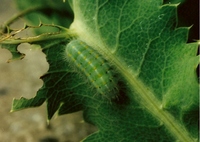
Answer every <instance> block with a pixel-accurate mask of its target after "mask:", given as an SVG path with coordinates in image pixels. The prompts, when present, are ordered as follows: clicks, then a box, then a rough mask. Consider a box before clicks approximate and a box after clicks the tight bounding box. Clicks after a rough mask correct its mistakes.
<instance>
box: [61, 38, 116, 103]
mask: <svg viewBox="0 0 200 142" xmlns="http://www.w3.org/2000/svg"><path fill="white" fill-rule="evenodd" d="M65 54H66V57H67V61H68V62H69V63H70V64H72V65H75V68H76V70H80V72H81V73H82V74H84V75H85V76H86V78H87V79H88V80H89V81H90V83H91V84H92V86H94V88H96V91H97V94H101V95H103V96H105V97H106V98H108V99H114V98H116V96H117V94H118V89H117V85H116V79H115V77H114V74H113V71H112V69H111V68H110V66H109V64H108V62H107V61H106V60H105V59H104V58H102V56H101V55H100V54H99V53H97V51H95V50H94V49H93V48H92V47H90V46H88V45H87V44H86V43H84V42H82V41H80V40H72V41H71V42H70V43H69V44H67V46H66V49H65Z"/></svg>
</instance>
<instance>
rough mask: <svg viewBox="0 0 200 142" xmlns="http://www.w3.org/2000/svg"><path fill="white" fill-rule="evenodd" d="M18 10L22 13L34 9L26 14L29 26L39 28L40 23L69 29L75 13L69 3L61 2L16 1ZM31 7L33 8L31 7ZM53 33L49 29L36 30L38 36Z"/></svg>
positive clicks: (46, 0) (45, 0)
mask: <svg viewBox="0 0 200 142" xmlns="http://www.w3.org/2000/svg"><path fill="white" fill-rule="evenodd" d="M15 3H16V5H17V8H18V9H20V10H21V11H24V10H28V9H32V10H31V11H28V13H26V14H25V18H26V20H27V21H28V24H29V25H34V26H37V25H39V24H40V23H44V24H55V25H60V26H63V27H69V25H70V24H71V22H72V20H73V12H72V10H71V8H70V7H69V4H68V3H67V2H65V3H63V2H62V1H61V0H59V1H54V0H42V1H41V0H34V1H24V0H15ZM30 6H31V7H30ZM46 31H49V32H50V31H51V30H49V29H47V28H43V29H39V30H38V29H34V32H35V33H37V34H41V33H44V32H46Z"/></svg>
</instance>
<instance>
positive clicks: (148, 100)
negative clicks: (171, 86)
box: [109, 55, 195, 142]
mask: <svg viewBox="0 0 200 142" xmlns="http://www.w3.org/2000/svg"><path fill="white" fill-rule="evenodd" d="M109 58H110V60H111V61H112V64H115V67H116V68H117V69H118V70H119V72H120V73H121V75H122V76H123V77H124V78H125V79H126V81H127V82H128V84H130V87H131V89H133V90H134V92H137V93H138V94H137V97H139V98H140V99H139V100H140V102H139V103H140V104H141V105H143V106H144V107H145V108H146V109H147V110H148V111H150V112H151V113H152V114H153V115H154V116H155V117H156V118H158V119H159V120H161V121H162V122H163V124H164V125H165V126H166V128H167V129H168V130H169V131H170V132H171V134H172V135H174V137H175V138H176V139H178V140H180V141H183V142H193V141H195V140H194V139H193V138H191V137H190V134H189V133H188V132H187V130H186V129H185V128H184V127H183V126H182V125H181V124H180V123H179V122H178V121H177V120H175V118H174V117H173V116H172V115H171V114H170V113H169V112H167V111H164V110H163V109H162V103H161V102H160V101H159V100H158V99H157V98H156V97H155V96H156V95H154V93H153V91H151V90H150V89H149V88H148V87H146V85H144V84H143V83H142V82H141V81H140V80H139V79H138V78H137V77H135V76H134V73H132V72H131V71H130V69H128V68H126V65H125V64H122V63H121V62H120V61H119V60H118V59H117V58H116V57H115V56H113V55H109ZM138 95H139V96H138ZM132 97H133V99H134V96H132Z"/></svg>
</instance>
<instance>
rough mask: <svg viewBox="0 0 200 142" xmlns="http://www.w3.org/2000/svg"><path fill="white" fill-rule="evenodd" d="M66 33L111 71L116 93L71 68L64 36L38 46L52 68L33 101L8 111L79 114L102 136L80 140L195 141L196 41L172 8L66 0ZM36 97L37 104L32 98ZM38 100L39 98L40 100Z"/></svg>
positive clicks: (133, 1) (117, 0)
mask: <svg viewBox="0 0 200 142" xmlns="http://www.w3.org/2000/svg"><path fill="white" fill-rule="evenodd" d="M70 5H71V7H72V9H73V11H74V15H75V19H74V21H73V23H72V25H71V26H70V30H71V32H74V33H75V34H76V36H74V39H79V40H82V41H83V42H85V43H86V44H87V45H89V46H90V47H91V48H93V49H94V50H96V52H99V53H100V55H101V56H102V58H104V59H105V60H106V61H107V62H108V63H107V64H108V65H109V66H111V67H113V68H114V69H113V70H114V72H115V75H116V78H118V81H117V87H118V89H119V95H118V97H117V98H116V99H112V100H110V101H108V100H106V99H104V97H103V96H101V95H99V94H97V93H96V91H95V89H93V88H92V85H91V83H89V81H88V79H87V77H85V76H84V75H83V73H82V72H80V71H79V70H78V69H75V68H74V65H72V64H71V63H68V61H67V59H66V54H65V48H66V46H67V44H68V42H70V41H69V40H67V39H65V38H60V39H55V40H46V41H43V42H38V43H37V42H35V43H37V44H40V45H41V48H42V49H43V52H44V53H45V54H46V55H47V61H48V63H49V65H50V67H49V70H48V72H47V73H46V74H45V75H44V76H43V77H42V79H43V81H44V85H43V87H42V88H41V89H40V90H39V91H38V93H37V95H36V97H35V98H32V99H30V100H26V99H24V98H22V99H20V100H18V101H17V100H15V101H14V103H13V110H15V109H19V108H26V107H33V106H38V105H39V104H40V103H41V102H42V101H44V99H45V100H46V102H47V109H48V119H51V117H52V116H53V114H54V113H55V112H56V111H58V114H60V115H61V114H67V113H71V112H75V111H79V110H83V111H84V118H85V121H87V122H89V123H92V124H94V125H95V126H97V127H98V129H99V131H98V132H96V133H94V134H92V135H90V136H89V137H87V138H85V139H84V141H95V142H96V141H100V142H102V141H109V142H112V141H113V142H115V141H136V142H140V141H166V142H173V141H181V142H182V141H183V142H193V141H198V111H199V104H198V102H199V100H198V99H199V98H198V97H199V96H198V81H197V76H196V74H195V70H196V67H197V65H198V63H199V61H198V56H196V52H197V46H198V44H197V43H189V44H188V43H186V42H187V36H188V31H189V28H188V27H182V28H177V27H176V25H177V23H176V19H177V16H176V10H177V6H178V5H176V4H165V5H162V1H158V0H149V1H145V0H140V1H139V0H130V1H127V0H126V1H122V0H109V1H108V0H107V1H103V0H100V1H97V0H96V1H95V0H93V1H92V2H91V1H81V0H71V1H70ZM32 100H34V101H32ZM40 100H42V101H40Z"/></svg>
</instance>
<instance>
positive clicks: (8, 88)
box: [0, 0, 96, 142]
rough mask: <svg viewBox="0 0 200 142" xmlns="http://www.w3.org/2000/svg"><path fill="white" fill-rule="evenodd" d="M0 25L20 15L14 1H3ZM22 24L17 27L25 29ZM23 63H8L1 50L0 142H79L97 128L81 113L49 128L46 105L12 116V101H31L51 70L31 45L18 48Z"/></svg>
mask: <svg viewBox="0 0 200 142" xmlns="http://www.w3.org/2000/svg"><path fill="white" fill-rule="evenodd" d="M0 2H1V4H0V25H3V24H4V22H6V21H7V20H9V19H10V18H11V17H12V16H14V15H15V14H17V13H18V10H17V9H16V7H15V4H14V2H13V0H1V1H0ZM24 22H25V21H23V20H19V21H18V22H17V23H15V24H14V27H23V25H24ZM18 49H19V51H20V52H22V53H25V54H26V56H25V58H24V59H23V60H19V61H13V62H10V63H7V60H8V59H10V58H11V57H12V56H11V53H10V52H9V51H8V50H6V49H2V48H0V142H78V141H80V140H82V139H83V138H84V137H86V136H87V135H89V134H91V133H92V132H94V131H95V130H96V128H95V127H94V126H92V125H90V124H87V123H84V122H83V118H82V112H77V113H73V114H68V115H63V116H58V117H54V118H53V119H52V120H51V121H50V126H47V121H46V120H47V119H46V118H47V113H46V104H45V103H44V104H43V105H42V106H41V107H37V108H30V109H25V110H21V111H18V112H12V113H10V110H11V105H12V100H13V98H16V99H19V98H20V97H22V96H23V97H26V98H32V97H34V96H35V95H36V92H37V90H38V89H39V88H40V87H42V85H43V82H42V80H40V79H39V77H40V76H42V75H43V74H44V73H46V72H47V70H48V63H47V62H46V59H45V55H44V54H43V53H42V51H41V50H40V48H36V49H34V50H31V47H30V45H29V44H22V45H20V46H19V48H18Z"/></svg>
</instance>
